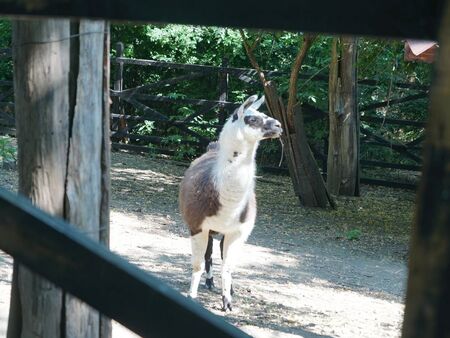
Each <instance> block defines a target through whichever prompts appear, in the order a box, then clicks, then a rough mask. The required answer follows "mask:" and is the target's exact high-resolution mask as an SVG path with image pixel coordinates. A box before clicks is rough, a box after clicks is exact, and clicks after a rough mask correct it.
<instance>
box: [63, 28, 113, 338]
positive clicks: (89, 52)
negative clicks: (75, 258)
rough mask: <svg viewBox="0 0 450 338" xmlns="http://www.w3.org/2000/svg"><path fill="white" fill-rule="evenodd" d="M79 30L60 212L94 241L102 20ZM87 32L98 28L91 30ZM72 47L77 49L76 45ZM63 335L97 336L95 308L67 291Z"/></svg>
mask: <svg viewBox="0 0 450 338" xmlns="http://www.w3.org/2000/svg"><path fill="white" fill-rule="evenodd" d="M72 26H76V27H75V31H72V33H75V34H77V33H78V34H79V37H78V39H79V40H78V42H76V41H75V40H74V39H73V40H71V42H72V43H77V46H79V49H78V48H73V49H72V51H73V52H74V55H72V58H73V59H76V61H74V62H73V63H72V65H75V66H74V69H71V70H73V72H74V75H75V78H76V82H74V83H73V86H74V88H73V91H74V95H75V96H74V101H73V102H71V104H73V105H74V107H73V115H72V116H71V121H70V144H69V151H68V156H69V157H68V163H67V164H68V166H67V176H66V183H65V184H66V191H65V218H66V219H67V220H68V222H70V223H72V224H73V225H75V226H76V227H78V228H79V229H81V230H82V231H83V232H84V233H85V234H87V235H88V236H89V237H90V238H92V239H93V240H95V241H99V236H100V209H101V200H102V195H101V192H102V188H101V176H102V173H101V170H100V168H101V154H102V140H103V135H102V132H101V131H102V130H103V127H102V126H103V117H102V112H103V100H104V98H103V95H104V94H103V39H104V30H105V23H104V21H93V20H81V21H80V22H77V23H72ZM92 32H98V33H97V34H93V33H92ZM77 49H78V50H77ZM64 305H65V311H66V316H67V320H66V323H65V336H66V337H68V338H71V337H73V338H76V337H98V335H99V328H100V322H99V314H98V312H97V311H95V310H93V309H92V308H90V307H89V306H87V305H86V304H84V303H82V302H80V301H79V300H78V299H76V298H75V297H73V296H71V295H66V299H65V303H64Z"/></svg>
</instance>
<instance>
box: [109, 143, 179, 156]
mask: <svg viewBox="0 0 450 338" xmlns="http://www.w3.org/2000/svg"><path fill="white" fill-rule="evenodd" d="M111 148H112V149H113V150H127V151H131V152H134V153H137V154H163V155H169V156H173V155H175V151H174V150H169V149H161V148H153V147H152V148H150V147H148V146H139V145H136V144H124V143H115V142H113V143H111Z"/></svg>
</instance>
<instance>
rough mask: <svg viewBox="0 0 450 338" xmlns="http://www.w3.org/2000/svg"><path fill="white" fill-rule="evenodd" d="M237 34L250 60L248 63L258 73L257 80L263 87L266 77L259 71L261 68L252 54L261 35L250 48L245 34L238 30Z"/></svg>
mask: <svg viewBox="0 0 450 338" xmlns="http://www.w3.org/2000/svg"><path fill="white" fill-rule="evenodd" d="M239 33H241V37H242V42H243V44H244V48H245V52H246V53H247V56H248V59H249V60H250V63H251V64H252V66H253V68H255V70H256V71H257V72H258V75H259V78H260V80H261V82H262V84H263V86H265V85H266V83H267V80H266V76H265V74H264V72H263V70H262V69H261V67H260V66H259V64H258V61H256V57H255V54H254V53H253V52H254V50H255V48H256V46H257V45H258V44H259V41H260V40H261V37H262V33H261V34H260V35H259V36H258V37H257V38H256V40H255V41H254V42H253V44H252V46H250V44H249V42H248V40H247V38H246V36H245V33H244V31H243V30H242V29H240V30H239Z"/></svg>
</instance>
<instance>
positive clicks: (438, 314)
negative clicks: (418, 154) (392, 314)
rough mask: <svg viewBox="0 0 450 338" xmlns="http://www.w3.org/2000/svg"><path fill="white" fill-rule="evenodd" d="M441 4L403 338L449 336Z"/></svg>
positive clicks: (446, 51) (447, 80) (448, 74)
mask: <svg viewBox="0 0 450 338" xmlns="http://www.w3.org/2000/svg"><path fill="white" fill-rule="evenodd" d="M443 5H444V6H443V9H442V13H443V16H442V21H441V32H440V39H439V46H440V47H439V48H440V51H439V57H438V61H437V64H436V69H435V78H434V80H433V86H432V91H431V97H430V110H429V120H428V125H427V130H426V134H427V136H426V140H425V145H424V168H423V174H422V178H421V182H420V187H419V191H418V194H417V198H416V202H417V205H416V212H415V217H414V226H413V233H412V238H411V250H410V257H409V277H408V289H407V292H406V303H405V317H404V321H403V332H402V337H403V338H440V337H446V338H448V337H450V321H449V313H450V288H449V284H450V207H449V205H450V114H449V107H450V1H446V2H444V3H443Z"/></svg>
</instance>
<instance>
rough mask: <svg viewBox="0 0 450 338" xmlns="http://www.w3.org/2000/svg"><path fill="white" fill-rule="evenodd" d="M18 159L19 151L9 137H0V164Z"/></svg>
mask: <svg viewBox="0 0 450 338" xmlns="http://www.w3.org/2000/svg"><path fill="white" fill-rule="evenodd" d="M16 157H17V149H16V147H15V146H14V145H13V143H12V141H11V138H10V137H9V136H0V163H2V162H14V161H15V160H16Z"/></svg>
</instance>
